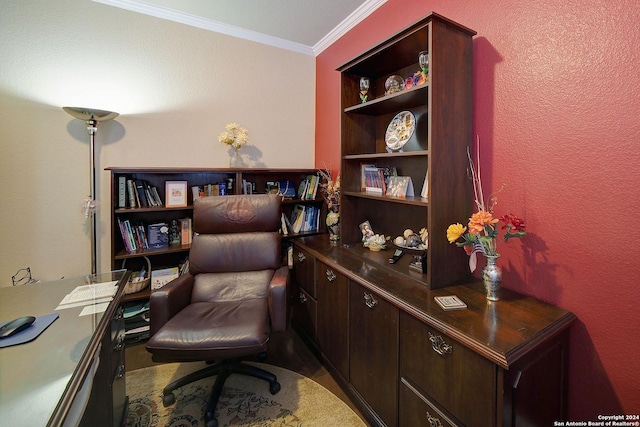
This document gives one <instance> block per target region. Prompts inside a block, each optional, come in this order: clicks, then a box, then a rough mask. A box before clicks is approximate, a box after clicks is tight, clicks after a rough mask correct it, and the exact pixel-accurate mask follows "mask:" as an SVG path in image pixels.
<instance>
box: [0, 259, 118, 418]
mask: <svg viewBox="0 0 640 427" xmlns="http://www.w3.org/2000/svg"><path fill="white" fill-rule="evenodd" d="M128 278H129V272H128V271H127V270H118V271H112V272H108V273H100V274H97V275H89V276H83V277H80V278H75V279H61V280H55V281H50V282H38V283H31V284H27V285H21V286H14V287H2V288H0V321H9V320H12V319H15V318H17V317H21V316H42V315H47V314H51V313H54V312H57V313H58V314H59V318H58V319H57V320H55V321H54V322H53V323H52V324H51V325H50V326H49V327H48V328H47V329H45V330H44V331H43V332H42V333H41V334H40V335H39V336H38V337H37V338H36V339H35V340H33V341H31V342H28V343H25V344H19V345H15V346H11V347H4V348H0V420H2V423H3V424H4V425H12V426H59V425H63V423H64V421H65V418H66V417H67V414H68V413H69V410H70V408H71V407H72V405H73V403H74V399H75V398H76V395H78V392H79V390H80V389H81V387H82V385H83V382H84V379H85V378H86V376H87V373H88V372H89V371H90V370H91V369H92V366H98V365H99V364H93V362H94V359H96V356H97V355H98V354H99V350H100V344H101V342H102V339H103V337H104V336H105V334H106V333H110V330H111V328H110V327H109V325H110V323H111V319H112V317H113V316H114V314H116V310H118V306H119V301H120V298H121V297H122V294H123V292H124V285H125V284H126V281H127V280H128ZM112 281H115V282H116V284H115V286H117V291H116V293H115V295H114V296H113V298H112V299H111V302H110V303H108V306H107V308H106V310H105V311H102V312H98V313H95V314H89V315H85V316H80V312H81V311H82V309H83V308H84V307H86V305H85V306H78V307H73V308H65V309H62V310H56V307H58V304H59V303H60V302H61V301H62V299H63V298H64V297H65V296H66V295H67V294H68V293H69V292H71V291H72V290H73V289H75V288H76V287H77V286H82V285H87V284H89V283H104V282H112ZM98 301H99V300H98ZM91 306H93V303H90V304H89V307H91ZM87 399H88V396H87ZM78 400H80V399H78ZM74 408H75V406H74Z"/></svg>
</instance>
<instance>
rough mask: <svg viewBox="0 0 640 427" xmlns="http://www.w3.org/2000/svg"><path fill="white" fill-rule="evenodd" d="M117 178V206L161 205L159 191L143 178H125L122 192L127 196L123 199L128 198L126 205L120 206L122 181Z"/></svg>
mask: <svg viewBox="0 0 640 427" xmlns="http://www.w3.org/2000/svg"><path fill="white" fill-rule="evenodd" d="M120 178H125V177H119V178H118V207H121V208H125V207H130V208H140V207H155V206H162V200H161V198H160V193H158V189H157V188H156V187H155V186H153V185H150V184H149V183H148V182H146V181H143V180H133V179H126V178H125V183H124V187H125V190H124V192H125V193H126V195H127V196H128V197H126V196H125V200H128V202H129V203H128V206H127V205H125V206H121V205H120V202H121V198H122V196H123V194H121V189H122V182H121V181H120Z"/></svg>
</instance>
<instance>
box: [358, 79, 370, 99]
mask: <svg viewBox="0 0 640 427" xmlns="http://www.w3.org/2000/svg"><path fill="white" fill-rule="evenodd" d="M367 92H369V78H368V77H360V100H361V101H362V102H363V103H364V102H367Z"/></svg>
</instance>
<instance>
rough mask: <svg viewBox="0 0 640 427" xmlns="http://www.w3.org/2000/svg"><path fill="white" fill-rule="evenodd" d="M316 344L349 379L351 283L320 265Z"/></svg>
mask: <svg viewBox="0 0 640 427" xmlns="http://www.w3.org/2000/svg"><path fill="white" fill-rule="evenodd" d="M317 265H318V304H319V305H321V306H322V307H323V310H321V311H317V319H318V326H317V342H318V347H319V348H320V351H321V352H322V354H324V356H325V357H326V358H327V359H328V361H329V363H331V364H332V365H333V367H334V368H335V369H336V370H337V371H338V372H339V373H340V375H342V377H344V378H349V317H348V316H349V307H348V304H349V281H348V280H347V278H346V277H345V276H344V275H342V274H340V273H337V272H336V271H335V270H334V269H333V268H332V267H330V266H328V265H326V264H324V263H321V262H318V263H317Z"/></svg>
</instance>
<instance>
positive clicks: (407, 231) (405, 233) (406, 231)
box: [403, 228, 416, 239]
mask: <svg viewBox="0 0 640 427" xmlns="http://www.w3.org/2000/svg"><path fill="white" fill-rule="evenodd" d="M414 234H416V233H414V232H413V230H412V229H410V228H407V229H406V230H404V233H403V235H404V238H405V239H408V238H409V236H413V235H414Z"/></svg>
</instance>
